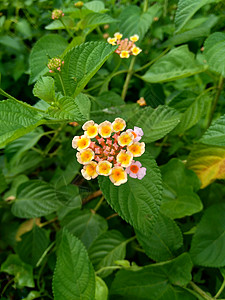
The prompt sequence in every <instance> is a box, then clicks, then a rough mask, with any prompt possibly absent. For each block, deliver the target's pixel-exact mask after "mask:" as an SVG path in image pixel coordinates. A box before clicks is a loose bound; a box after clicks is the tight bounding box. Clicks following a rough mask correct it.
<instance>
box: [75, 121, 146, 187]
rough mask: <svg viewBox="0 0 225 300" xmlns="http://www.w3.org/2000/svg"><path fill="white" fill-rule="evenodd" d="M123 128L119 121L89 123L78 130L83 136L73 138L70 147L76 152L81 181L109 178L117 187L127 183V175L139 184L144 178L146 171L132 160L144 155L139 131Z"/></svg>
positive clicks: (140, 130) (141, 134)
mask: <svg viewBox="0 0 225 300" xmlns="http://www.w3.org/2000/svg"><path fill="white" fill-rule="evenodd" d="M125 128H126V122H125V121H124V120H123V119H121V118H116V119H115V120H114V122H112V123H111V122H109V121H104V122H102V123H101V124H97V123H95V122H94V121H92V120H90V121H88V122H86V123H85V124H84V125H83V126H82V129H83V130H84V134H83V135H81V136H75V137H74V138H73V140H72V147H73V148H74V149H76V150H77V154H76V157H77V161H78V162H79V163H80V164H82V165H83V169H82V170H81V174H82V175H83V177H84V178H85V179H87V180H90V179H94V178H96V177H97V176H99V175H102V176H109V179H110V180H111V182H112V183H113V184H114V185H116V186H118V185H121V184H122V183H125V182H127V175H129V176H130V177H132V178H137V179H139V180H141V179H142V178H143V177H144V176H145V175H146V168H145V167H142V164H141V163H140V162H139V161H136V160H135V159H136V157H140V156H141V155H142V154H143V153H144V152H145V143H144V142H140V140H141V138H142V136H143V130H142V129H141V128H139V127H136V126H135V127H134V129H127V130H126V131H124V130H125Z"/></svg>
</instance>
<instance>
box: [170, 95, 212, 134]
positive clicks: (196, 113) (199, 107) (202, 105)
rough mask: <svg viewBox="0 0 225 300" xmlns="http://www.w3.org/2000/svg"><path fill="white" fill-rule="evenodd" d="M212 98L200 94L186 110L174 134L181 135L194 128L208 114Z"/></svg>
mask: <svg viewBox="0 0 225 300" xmlns="http://www.w3.org/2000/svg"><path fill="white" fill-rule="evenodd" d="M211 101H212V98H211V97H210V95H207V94H200V95H199V96H198V97H196V98H195V100H194V101H193V102H191V103H190V106H189V107H188V108H187V109H186V110H185V112H184V113H183V114H182V116H181V118H180V123H179V124H178V125H177V127H176V128H175V129H174V131H173V134H181V133H184V132H185V131H186V130H188V129H189V128H191V127H192V126H194V125H195V124H196V123H197V122H198V121H199V120H200V119H201V118H202V117H203V116H204V115H205V114H206V112H207V107H209V106H210V104H211Z"/></svg>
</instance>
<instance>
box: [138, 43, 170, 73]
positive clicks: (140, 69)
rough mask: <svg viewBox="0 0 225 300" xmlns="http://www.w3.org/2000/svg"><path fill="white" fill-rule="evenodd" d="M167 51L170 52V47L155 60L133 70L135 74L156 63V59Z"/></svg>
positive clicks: (158, 57)
mask: <svg viewBox="0 0 225 300" xmlns="http://www.w3.org/2000/svg"><path fill="white" fill-rule="evenodd" d="M169 50H170V47H168V48H166V49H165V50H164V51H163V52H162V53H161V54H160V55H159V56H157V57H156V58H154V59H153V60H151V61H150V62H148V63H147V64H146V65H144V66H142V67H141V68H139V69H137V70H135V72H139V71H142V70H144V69H145V68H147V67H149V66H151V65H152V64H154V62H156V61H157V60H158V59H160V58H161V57H162V56H164V55H165V54H166V53H167V52H168V51H169Z"/></svg>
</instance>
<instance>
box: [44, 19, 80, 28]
mask: <svg viewBox="0 0 225 300" xmlns="http://www.w3.org/2000/svg"><path fill="white" fill-rule="evenodd" d="M63 23H64V24H65V25H66V27H67V28H74V27H75V22H74V20H73V19H72V18H70V17H68V16H64V17H63ZM63 23H62V22H61V21H60V20H54V21H53V22H51V23H50V24H49V25H47V26H45V29H47V30H59V29H62V30H65V25H64V24H63Z"/></svg>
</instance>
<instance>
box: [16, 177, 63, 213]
mask: <svg viewBox="0 0 225 300" xmlns="http://www.w3.org/2000/svg"><path fill="white" fill-rule="evenodd" d="M58 207H59V201H58V198H57V192H56V190H55V189H54V188H53V187H52V186H51V185H50V184H48V183H47V182H44V181H41V180H30V181H27V182H24V183H22V184H21V185H20V186H19V188H18V190H17V196H16V200H15V202H14V204H13V206H12V213H13V214H14V215H15V216H17V217H19V218H34V217H41V216H45V215H48V214H50V213H52V212H54V211H56V210H57V208H58Z"/></svg>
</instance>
